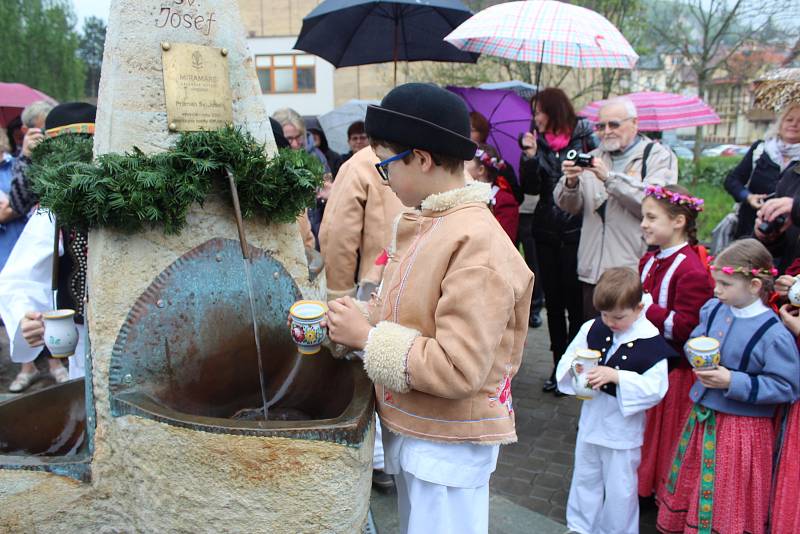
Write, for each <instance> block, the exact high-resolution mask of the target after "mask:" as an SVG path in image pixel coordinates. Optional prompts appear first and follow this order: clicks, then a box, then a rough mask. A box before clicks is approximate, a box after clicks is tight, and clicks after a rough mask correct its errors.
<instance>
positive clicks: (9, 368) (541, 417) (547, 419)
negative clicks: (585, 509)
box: [0, 323, 656, 534]
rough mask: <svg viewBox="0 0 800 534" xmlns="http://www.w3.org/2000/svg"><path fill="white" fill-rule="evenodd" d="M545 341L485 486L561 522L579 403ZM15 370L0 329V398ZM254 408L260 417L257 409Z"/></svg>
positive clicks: (528, 358)
mask: <svg viewBox="0 0 800 534" xmlns="http://www.w3.org/2000/svg"><path fill="white" fill-rule="evenodd" d="M549 344H550V340H549V338H548V335H547V324H546V323H545V324H544V325H542V327H541V328H537V329H531V330H530V331H529V335H528V341H527V345H526V347H525V355H524V360H523V365H522V368H521V370H520V373H519V374H518V375H517V377H516V378H515V379H514V382H513V384H512V391H513V395H514V409H515V410H516V412H517V434H518V436H519V442H518V443H515V444H513V445H509V446H506V447H502V448H501V449H500V451H501V452H500V458H499V460H498V464H497V470H496V471H495V473H494V475H493V476H492V479H491V490H492V494H495V495H500V496H502V497H505V498H507V499H508V500H510V501H512V502H513V503H515V504H517V505H519V506H522V507H524V508H527V509H529V510H532V511H534V512H537V513H540V514H542V515H544V516H546V517H549V518H551V519H553V520H554V521H558V522H560V523H564V524H565V523H566V519H565V514H566V506H567V495H568V493H569V484H570V480H571V478H572V462H573V451H574V449H575V435H576V432H577V424H578V414H579V410H580V404H579V402H578V401H576V400H575V399H573V398H571V397H560V398H557V397H555V396H554V395H553V394H552V393H544V392H542V384H543V383H544V381H545V380H546V379H547V377H548V376H549V374H550V371H551V366H552V357H551V355H550V352H549V350H548V347H549ZM37 365H38V366H39V369H40V371H41V375H42V378H41V379H40V380H39V381H38V382H37V383H35V384H34V385H33V386H31V389H32V390H35V389H40V388H42V387H47V386H49V385H52V384H53V380H52V378H50V375H49V373H48V372H47V362H45V361H44V360H42V359H40V361H38V362H37ZM18 370H19V366H18V365H16V364H13V363H12V362H11V361H10V360H9V356H8V339H7V337H6V332H5V329H0V399H3V398H4V397H3V395H6V394H8V385H9V384H10V383H11V381H12V380H13V379H14V376H16V373H17V372H18ZM276 409H277V408H276ZM254 411H255V412H257V413H256V415H258V416H259V417H260V418H261V419H263V415H262V414H263V411H259V410H254ZM272 411H273V410H272V409H271V410H270V419H272V418H273V415H272ZM655 515H656V512H655V511H654V509H653V508H649V509H648V508H645V507H643V508H642V511H641V532H642V534H646V533H655V532H656V530H655V526H654V525H655Z"/></svg>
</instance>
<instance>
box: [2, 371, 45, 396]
mask: <svg viewBox="0 0 800 534" xmlns="http://www.w3.org/2000/svg"><path fill="white" fill-rule="evenodd" d="M38 379H39V371H34V372H32V373H25V372H20V373H19V374H18V375H17V377H16V378H15V379H14V381H13V382H11V385H10V386H8V391H10V392H11V393H22V392H23V391H25V390H26V389H28V388H29V387H30V386H31V384H33V383H34V382H36V380H38Z"/></svg>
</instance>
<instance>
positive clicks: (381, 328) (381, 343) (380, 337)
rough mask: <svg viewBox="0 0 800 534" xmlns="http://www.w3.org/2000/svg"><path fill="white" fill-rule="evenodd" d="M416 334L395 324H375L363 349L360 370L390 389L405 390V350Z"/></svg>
mask: <svg viewBox="0 0 800 534" xmlns="http://www.w3.org/2000/svg"><path fill="white" fill-rule="evenodd" d="M419 335H420V333H419V332H418V331H416V330H414V329H413V328H407V327H405V326H402V325H399V324H397V323H392V322H389V321H382V322H380V323H378V325H377V326H376V327H375V328H373V329H372V331H371V332H370V334H369V339H368V340H367V346H366V347H365V348H364V369H365V370H366V371H367V375H368V376H369V377H370V379H371V380H372V381H373V382H375V383H376V384H382V385H384V386H386V387H387V388H389V389H391V390H392V391H396V392H398V393H406V392H408V391H409V390H410V389H411V387H410V386H409V381H408V352H409V351H410V350H411V345H413V344H414V340H415V339H416V338H417V337H419Z"/></svg>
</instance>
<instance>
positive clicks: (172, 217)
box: [28, 128, 323, 234]
mask: <svg viewBox="0 0 800 534" xmlns="http://www.w3.org/2000/svg"><path fill="white" fill-rule="evenodd" d="M93 143H94V140H93V139H92V138H91V137H89V136H85V135H76V134H68V135H61V136H58V137H55V138H52V139H46V140H45V141H43V142H42V143H40V144H39V146H37V147H36V149H35V150H34V152H33V155H32V158H31V159H32V163H31V165H30V167H29V168H28V177H29V179H30V181H31V187H32V189H33V191H34V192H35V193H36V194H37V195H38V197H39V201H40V204H41V206H42V207H44V208H47V209H49V210H50V211H51V212H53V213H54V214H55V216H56V218H57V219H58V221H59V224H60V225H62V226H68V227H72V228H76V229H79V230H89V229H91V228H113V229H117V230H122V231H129V232H130V231H137V230H141V229H142V228H144V227H156V226H159V225H163V227H164V233H166V234H175V233H179V232H180V231H181V229H182V228H183V226H184V225H185V224H186V214H187V212H188V210H189V207H190V206H191V205H192V204H193V203H195V202H198V203H200V204H202V203H203V201H204V200H205V198H206V197H207V196H208V195H209V194H210V193H211V192H212V191H220V192H222V193H223V194H225V195H226V196H227V198H230V189H229V185H228V178H227V174H226V169H230V171H231V172H232V173H233V175H234V177H235V181H236V187H237V189H238V191H239V200H240V203H241V209H242V216H243V217H245V218H253V217H258V218H261V219H262V220H263V221H264V222H266V223H289V222H293V221H294V220H295V219H296V218H297V216H298V215H299V214H300V213H301V212H302V211H303V210H304V209H305V208H307V207H309V206H312V205H313V204H314V200H315V198H316V191H317V189H318V188H319V187H320V186H321V185H322V174H323V167H322V164H321V163H320V162H319V160H318V159H317V158H315V157H314V156H313V155H311V154H308V153H307V152H305V151H304V150H290V149H280V150H279V151H278V153H277V154H276V155H275V156H273V157H268V156H267V155H266V152H265V147H264V145H262V144H259V143H257V142H256V141H255V139H254V138H253V137H252V135H250V134H249V133H248V132H245V131H242V130H241V129H238V128H224V129H221V130H217V131H213V132H190V133H183V134H181V136H180V137H179V138H178V141H177V143H176V144H175V146H174V147H173V148H172V149H171V150H168V151H166V152H161V153H157V154H145V153H143V152H142V151H141V150H139V149H138V148H134V149H133V151H131V152H128V153H126V154H103V155H101V156H99V157H98V158H97V159H95V160H94V161H92V146H93Z"/></svg>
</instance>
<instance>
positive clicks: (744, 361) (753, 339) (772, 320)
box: [739, 316, 778, 372]
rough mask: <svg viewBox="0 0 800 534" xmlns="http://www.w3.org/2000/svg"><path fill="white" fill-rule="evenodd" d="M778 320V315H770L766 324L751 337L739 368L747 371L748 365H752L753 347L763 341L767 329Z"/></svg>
mask: <svg viewBox="0 0 800 534" xmlns="http://www.w3.org/2000/svg"><path fill="white" fill-rule="evenodd" d="M777 322H778V319H777V318H776V317H774V316H773V317H770V318H769V319H767V320H766V321H764V324H762V325H761V326H760V327H759V329H758V330H756V333H755V334H753V336H752V337H751V338H750V341H748V342H747V345H746V346H745V348H744V352H743V353H742V362H741V363H740V364H739V370H740V371H743V372H747V366H748V365H750V354H751V353H752V352H753V348H755V346H756V343H758V342H759V341H761V338H762V337H764V334H766V333H767V330H769V329H770V328H772V325H774V324H775V323H777Z"/></svg>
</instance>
